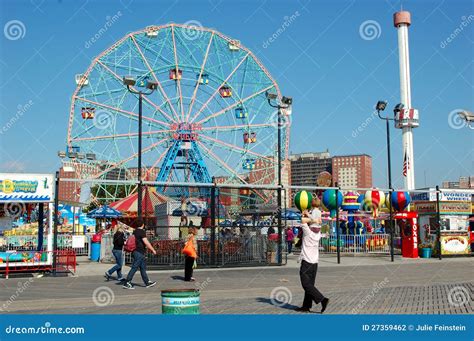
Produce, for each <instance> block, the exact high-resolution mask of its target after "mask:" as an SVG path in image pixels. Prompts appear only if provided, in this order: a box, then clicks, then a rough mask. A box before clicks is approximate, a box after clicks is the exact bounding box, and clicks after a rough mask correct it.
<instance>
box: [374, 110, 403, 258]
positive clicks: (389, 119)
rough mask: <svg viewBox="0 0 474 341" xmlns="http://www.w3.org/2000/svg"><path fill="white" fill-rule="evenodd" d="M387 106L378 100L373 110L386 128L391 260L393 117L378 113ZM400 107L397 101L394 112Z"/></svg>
mask: <svg viewBox="0 0 474 341" xmlns="http://www.w3.org/2000/svg"><path fill="white" fill-rule="evenodd" d="M386 107H387V101H378V102H377V104H376V105H375V110H377V115H378V116H379V118H380V119H381V120H385V126H386V129H387V163H388V188H389V193H388V200H389V203H388V204H389V205H388V207H389V212H390V218H389V219H390V259H391V261H392V262H393V261H394V252H393V249H394V244H393V239H394V228H393V209H392V205H391V204H390V199H391V197H392V191H393V188H392V160H391V156H390V126H389V121H394V120H395V119H394V118H390V117H388V116H385V117H384V116H382V115H381V114H380V112H381V111H384V110H385V108H386ZM401 109H403V104H401V103H399V104H397V105H396V106H395V108H394V109H393V112H394V114H396V113H397V112H399V111H400V110H401Z"/></svg>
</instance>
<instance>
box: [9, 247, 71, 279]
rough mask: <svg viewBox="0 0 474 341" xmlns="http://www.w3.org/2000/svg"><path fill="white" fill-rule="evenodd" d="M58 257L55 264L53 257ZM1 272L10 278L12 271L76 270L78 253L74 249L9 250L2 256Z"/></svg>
mask: <svg viewBox="0 0 474 341" xmlns="http://www.w3.org/2000/svg"><path fill="white" fill-rule="evenodd" d="M54 257H56V263H55V266H53V258H54ZM0 259H1V263H0V273H4V274H5V278H6V279H8V277H9V275H10V274H11V273H21V272H39V271H43V272H53V271H56V272H63V273H64V272H68V273H69V272H72V273H75V272H76V253H75V252H74V251H73V250H56V251H22V252H21V253H20V252H16V251H9V252H5V253H4V254H3V255H2V256H1V257H0Z"/></svg>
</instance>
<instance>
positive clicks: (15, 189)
mask: <svg viewBox="0 0 474 341" xmlns="http://www.w3.org/2000/svg"><path fill="white" fill-rule="evenodd" d="M53 201H54V177H53V175H51V174H19V173H0V203H2V204H3V207H4V212H5V214H9V215H12V216H19V215H21V214H22V213H23V212H24V211H26V210H28V208H27V207H28V206H30V205H36V204H37V205H38V206H39V207H38V228H37V231H38V235H37V241H36V243H35V245H36V250H31V249H27V250H18V249H10V247H9V245H8V243H7V245H5V246H4V248H3V249H4V251H2V252H0V272H2V273H4V274H5V277H6V278H8V275H9V274H10V273H13V272H37V271H51V270H53V258H56V264H55V265H56V266H57V265H58V262H59V263H60V264H63V263H64V264H66V265H67V267H69V263H70V262H69V260H70V258H71V259H72V258H73V259H72V260H71V263H72V262H73V263H74V266H75V257H70V256H71V255H69V253H70V251H61V252H59V253H60V254H56V255H55V254H54V253H55V252H58V251H55V250H53ZM45 204H47V205H48V210H47V212H48V217H47V219H46V221H47V228H46V236H47V238H46V245H45V246H44V245H43V234H44V221H45V219H44V205H45Z"/></svg>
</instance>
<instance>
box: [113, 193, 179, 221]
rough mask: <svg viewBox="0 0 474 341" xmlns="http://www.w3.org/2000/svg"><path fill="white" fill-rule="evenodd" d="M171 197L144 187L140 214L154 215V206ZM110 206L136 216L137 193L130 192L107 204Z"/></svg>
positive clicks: (169, 199)
mask: <svg viewBox="0 0 474 341" xmlns="http://www.w3.org/2000/svg"><path fill="white" fill-rule="evenodd" d="M171 200H172V199H171V198H169V197H167V196H166V195H164V194H161V193H158V192H156V190H155V189H154V188H148V187H146V188H144V189H143V193H142V214H143V215H154V213H155V206H156V205H158V204H162V203H164V202H167V201H171ZM109 206H110V207H112V208H114V209H116V210H118V211H120V212H123V213H125V214H126V215H127V216H129V217H133V216H137V211H138V193H137V192H135V193H132V194H130V195H129V196H128V197H126V198H123V199H120V200H119V201H116V202H114V203H112V204H110V205H109Z"/></svg>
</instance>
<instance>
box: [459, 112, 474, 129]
mask: <svg viewBox="0 0 474 341" xmlns="http://www.w3.org/2000/svg"><path fill="white" fill-rule="evenodd" d="M457 114H458V116H459V117H460V118H461V119H462V120H464V121H465V122H466V126H467V127H468V128H469V129H472V130H474V113H472V112H470V111H466V110H463V111H459V112H458V113H457Z"/></svg>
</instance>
